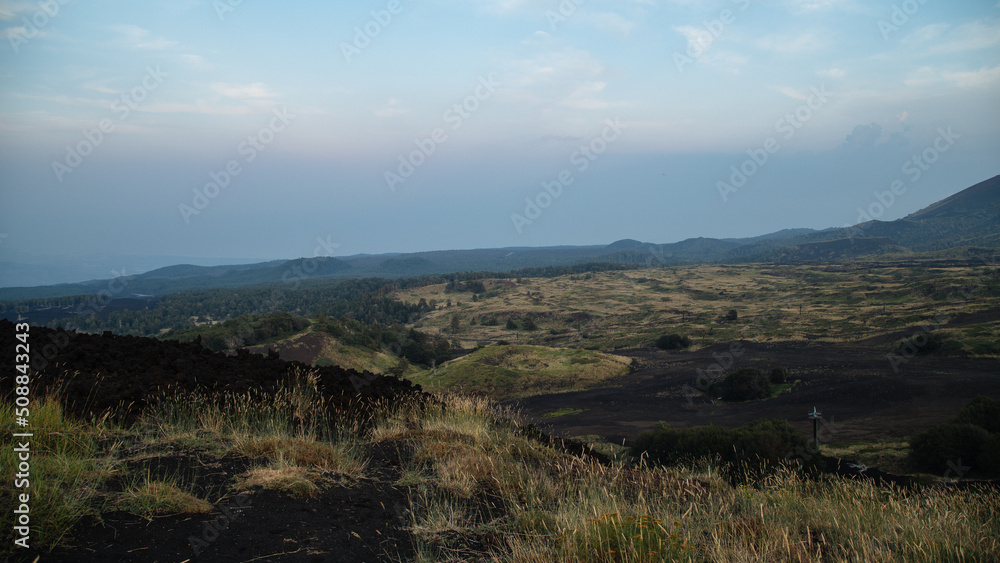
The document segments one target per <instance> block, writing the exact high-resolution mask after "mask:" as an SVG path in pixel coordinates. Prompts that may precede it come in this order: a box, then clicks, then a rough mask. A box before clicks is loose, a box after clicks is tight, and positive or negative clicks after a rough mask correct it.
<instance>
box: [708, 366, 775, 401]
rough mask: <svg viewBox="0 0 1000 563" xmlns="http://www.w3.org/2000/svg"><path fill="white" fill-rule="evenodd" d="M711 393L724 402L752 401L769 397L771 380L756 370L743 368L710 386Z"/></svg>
mask: <svg viewBox="0 0 1000 563" xmlns="http://www.w3.org/2000/svg"><path fill="white" fill-rule="evenodd" d="M711 391H712V393H714V394H716V395H718V396H720V397H722V398H723V399H724V400H726V401H754V400H757V399H766V398H768V397H770V396H771V380H770V378H768V376H766V375H764V372H762V371H760V370H759V369H756V368H743V369H741V370H737V371H735V372H733V373H731V374H729V375H727V376H726V378H725V379H723V380H722V381H720V382H718V383H716V384H715V385H712V387H711Z"/></svg>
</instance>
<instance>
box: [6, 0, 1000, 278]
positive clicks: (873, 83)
mask: <svg viewBox="0 0 1000 563" xmlns="http://www.w3.org/2000/svg"><path fill="white" fill-rule="evenodd" d="M0 29H2V30H3V34H4V38H5V39H6V45H5V46H4V47H2V51H3V52H2V55H0V68H2V71H0V72H2V75H3V78H4V81H3V84H2V85H0V185H2V187H0V190H2V192H0V194H2V195H0V197H2V200H3V206H2V209H0V262H18V261H21V262H23V261H24V260H25V259H32V258H34V259H37V260H42V261H44V260H45V259H46V258H50V257H56V256H65V257H83V256H92V255H101V256H123V255H131V256H145V257H158V256H159V257H163V256H180V257H190V258H199V259H205V260H231V259H234V258H236V257H242V258H238V259H239V260H256V261H260V260H266V259H276V258H278V259H280V258H293V257H300V256H303V257H305V256H312V255H315V254H316V249H317V248H318V245H317V240H322V241H327V242H328V244H327V245H326V246H325V247H323V250H322V254H323V255H328V256H330V255H336V256H351V255H356V254H382V253H408V252H423V251H435V250H446V249H458V248H462V249H471V248H501V247H517V246H520V247H542V246H557V245H596V244H608V243H611V242H614V241H616V240H620V239H625V238H631V239H637V240H642V241H645V242H656V243H666V242H675V241H680V240H684V239H688V238H695V237H711V238H741V237H752V236H759V235H763V234H767V233H771V232H775V231H779V230H782V229H788V228H812V229H824V228H830V227H840V226H844V225H850V224H855V223H857V222H859V221H858V220H859V218H860V214H859V208H860V209H863V210H865V209H874V210H876V211H877V210H879V206H878V205H875V204H877V203H879V202H880V199H879V195H878V194H884V193H885V192H887V191H888V190H891V189H892V186H893V185H896V186H898V187H900V188H902V189H901V190H899V193H898V195H895V196H893V198H892V201H891V202H890V203H888V205H883V206H882V208H881V213H879V215H878V216H877V217H872V218H874V219H879V220H883V221H890V220H894V219H898V218H901V217H903V216H906V215H908V214H910V213H912V212H914V211H917V210H919V209H921V208H923V207H925V206H927V205H929V204H931V203H933V202H935V201H939V200H941V199H943V198H945V197H947V196H949V195H952V194H954V193H956V192H958V191H961V190H962V189H965V188H967V187H969V186H971V185H974V184H976V183H978V182H981V181H983V180H986V179H988V178H991V177H993V176H995V175H997V174H998V173H1000V169H998V166H997V155H1000V133H998V131H1000V129H998V127H997V126H998V125H1000V119H998V118H1000V107H998V106H1000V104H997V103H996V100H997V94H998V86H1000V56H998V55H1000V3H997V2H994V1H992V0H991V1H989V2H976V3H970V4H963V5H955V4H945V3H933V2H920V1H918V0H912V1H908V2H902V3H900V2H892V1H885V2H876V3H861V2H859V1H855V0H785V1H778V2H772V3H769V4H763V3H758V2H753V1H752V0H719V1H713V2H692V1H688V0H661V1H655V0H630V1H626V2H610V1H600V0H590V1H587V2H574V1H573V0H564V1H562V2H560V1H557V0H553V1H538V0H476V1H466V2H457V1H445V0H439V1H429V2H421V3H413V2H410V1H408V0H379V1H372V2H364V3H360V4H352V5H342V4H339V3H338V4H333V5H326V4H313V3H293V4H283V5H261V4H254V3H247V2H236V1H235V0H234V1H229V0H219V1H208V0H204V1H198V0H191V1H186V2H182V3H169V2H162V1H154V2H146V3H143V4H142V5H141V6H137V5H131V4H120V3H110V2H91V3H77V2H72V1H68V0H51V1H50V2H23V1H4V2H0ZM894 183H896V184H894ZM526 199H527V200H529V201H530V202H531V203H527V202H526ZM881 201H883V202H884V201H886V200H884V199H882V200H881ZM873 205H875V207H874V208H873V207H872V206H873ZM331 249H335V250H331ZM117 267H120V265H119V266H117Z"/></svg>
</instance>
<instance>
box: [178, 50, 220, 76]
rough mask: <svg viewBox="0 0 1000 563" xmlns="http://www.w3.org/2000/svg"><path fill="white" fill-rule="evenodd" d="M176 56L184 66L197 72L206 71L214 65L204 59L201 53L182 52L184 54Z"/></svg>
mask: <svg viewBox="0 0 1000 563" xmlns="http://www.w3.org/2000/svg"><path fill="white" fill-rule="evenodd" d="M178 57H179V58H180V60H181V63H183V64H184V66H186V67H188V68H189V69H191V70H196V71H199V72H207V71H209V70H212V69H213V68H215V65H213V64H212V63H210V62H208V61H206V60H205V59H204V58H203V57H202V56H201V55H190V54H184V55H179V56H178Z"/></svg>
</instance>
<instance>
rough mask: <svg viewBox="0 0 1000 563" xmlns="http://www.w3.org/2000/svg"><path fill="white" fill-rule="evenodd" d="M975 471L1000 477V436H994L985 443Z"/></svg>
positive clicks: (980, 451)
mask: <svg viewBox="0 0 1000 563" xmlns="http://www.w3.org/2000/svg"><path fill="white" fill-rule="evenodd" d="M973 469H976V470H978V471H981V472H982V473H984V474H986V475H991V476H993V477H1000V434H994V435H993V436H990V437H989V438H988V439H987V440H986V441H985V442H983V447H982V448H981V449H980V450H979V457H978V458H976V465H975V467H974V468H973Z"/></svg>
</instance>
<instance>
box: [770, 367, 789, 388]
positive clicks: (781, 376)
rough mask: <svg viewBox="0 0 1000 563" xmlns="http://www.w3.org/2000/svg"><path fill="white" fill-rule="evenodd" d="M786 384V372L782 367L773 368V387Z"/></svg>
mask: <svg viewBox="0 0 1000 563" xmlns="http://www.w3.org/2000/svg"><path fill="white" fill-rule="evenodd" d="M787 382H788V370H786V369H785V368H783V367H780V366H779V367H775V368H772V369H771V383H773V384H775V385H781V384H782V383H787Z"/></svg>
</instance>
